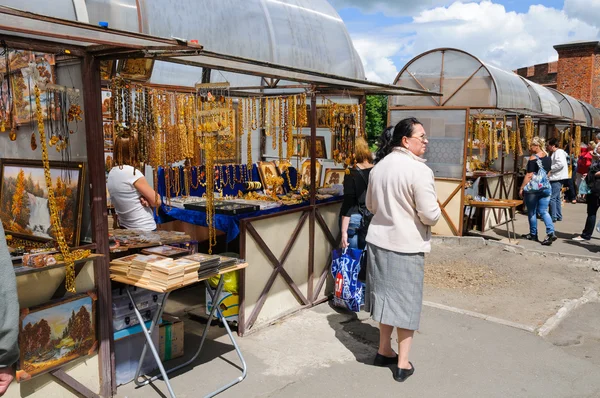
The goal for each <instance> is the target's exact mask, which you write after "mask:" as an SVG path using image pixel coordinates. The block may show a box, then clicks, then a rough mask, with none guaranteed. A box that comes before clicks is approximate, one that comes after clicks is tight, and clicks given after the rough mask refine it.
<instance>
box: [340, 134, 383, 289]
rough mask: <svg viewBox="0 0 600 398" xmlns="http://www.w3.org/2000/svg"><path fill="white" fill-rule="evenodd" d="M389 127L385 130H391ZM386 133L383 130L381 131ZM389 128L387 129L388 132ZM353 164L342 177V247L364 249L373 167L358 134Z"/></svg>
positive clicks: (360, 276) (362, 271)
mask: <svg viewBox="0 0 600 398" xmlns="http://www.w3.org/2000/svg"><path fill="white" fill-rule="evenodd" d="M391 129H393V127H392V128H388V129H387V130H386V131H388V130H391ZM385 134H386V133H385V132H384V133H383V135H385ZM389 134H390V132H388V135H389ZM354 155H355V156H356V166H354V168H352V169H350V174H348V175H347V176H346V177H345V178H344V201H343V202H342V208H341V210H340V214H341V228H340V229H341V233H342V247H343V248H346V247H350V248H352V249H360V250H364V249H365V247H366V245H367V241H366V240H365V239H366V237H367V231H368V229H369V223H370V222H371V213H370V212H369V211H368V210H367V206H366V203H365V201H366V196H367V186H368V185H369V173H370V172H371V170H372V169H373V154H372V153H371V150H370V149H369V144H368V143H367V141H366V140H365V139H364V138H361V137H359V138H357V139H356V145H355V150H354ZM364 263H365V262H364V261H363V263H362V264H361V268H360V273H359V274H358V279H359V280H361V281H364V280H365V278H366V275H367V273H366V271H367V270H366V267H365V266H364V265H366V264H364Z"/></svg>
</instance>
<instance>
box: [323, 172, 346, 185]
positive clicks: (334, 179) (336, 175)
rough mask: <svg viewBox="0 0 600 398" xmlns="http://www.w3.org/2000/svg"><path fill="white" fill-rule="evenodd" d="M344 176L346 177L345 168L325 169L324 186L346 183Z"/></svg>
mask: <svg viewBox="0 0 600 398" xmlns="http://www.w3.org/2000/svg"><path fill="white" fill-rule="evenodd" d="M344 177H346V170H345V169H325V178H324V179H323V186H324V187H331V186H333V185H342V184H344Z"/></svg>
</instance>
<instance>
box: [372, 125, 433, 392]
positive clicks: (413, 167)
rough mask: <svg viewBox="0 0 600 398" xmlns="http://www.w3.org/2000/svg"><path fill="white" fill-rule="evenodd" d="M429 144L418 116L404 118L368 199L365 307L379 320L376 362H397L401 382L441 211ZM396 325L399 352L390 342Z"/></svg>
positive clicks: (384, 151) (408, 366) (409, 369)
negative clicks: (427, 154)
mask: <svg viewBox="0 0 600 398" xmlns="http://www.w3.org/2000/svg"><path fill="white" fill-rule="evenodd" d="M427 144H428V141H427V135H426V133H425V130H424V129H423V125H422V124H421V123H420V122H419V121H418V120H417V119H415V118H408V119H404V120H402V121H400V122H399V123H398V124H397V125H396V126H395V128H394V132H393V134H392V135H391V137H390V141H389V143H387V145H383V146H382V147H381V148H380V149H379V150H378V152H377V163H376V165H375V167H374V168H373V170H372V171H371V176H370V178H369V188H368V191H367V198H366V204H367V208H368V209H369V210H370V211H371V213H373V214H374V216H373V219H372V221H371V225H370V226H369V232H368V234H367V239H366V240H367V242H368V249H367V252H368V261H369V263H368V266H367V292H366V295H365V299H366V307H365V309H366V310H367V311H370V313H371V317H372V318H373V320H375V321H377V322H379V350H378V351H377V355H376V357H375V365H377V366H388V365H397V368H396V369H395V371H394V379H395V380H396V381H399V382H403V381H404V380H406V379H407V378H408V377H410V376H411V375H412V374H413V373H414V367H413V366H412V363H410V362H409V360H408V355H409V352H410V348H411V344H412V338H413V335H414V331H415V330H418V328H419V322H420V318H421V307H422V304H423V276H424V261H425V258H424V253H427V252H429V251H430V239H431V226H433V225H435V224H436V223H437V221H438V219H439V218H440V214H441V210H440V206H439V203H438V201H437V196H436V193H435V185H434V177H433V172H432V171H431V169H430V168H429V167H427V165H425V159H422V158H421V156H423V154H424V153H425V150H426V149H427ZM394 327H395V328H396V330H397V334H398V355H396V353H395V352H394V350H393V349H392V346H391V335H392V331H393V329H394Z"/></svg>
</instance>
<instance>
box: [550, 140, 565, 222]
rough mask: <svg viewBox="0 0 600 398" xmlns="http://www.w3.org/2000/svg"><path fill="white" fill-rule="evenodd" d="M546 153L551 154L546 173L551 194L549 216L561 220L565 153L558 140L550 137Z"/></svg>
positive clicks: (553, 219) (553, 220)
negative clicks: (550, 163)
mask: <svg viewBox="0 0 600 398" xmlns="http://www.w3.org/2000/svg"><path fill="white" fill-rule="evenodd" d="M546 149H547V150H548V153H550V154H551V159H552V167H551V169H550V173H549V175H548V179H549V180H550V186H551V188H552V195H551V197H550V217H552V222H553V223H555V222H557V221H562V200H561V190H562V187H563V185H564V184H566V182H567V181H568V179H569V165H568V163H567V153H566V152H565V151H563V150H562V149H560V148H559V147H558V140H557V139H556V138H550V139H549V140H548V145H547V146H546Z"/></svg>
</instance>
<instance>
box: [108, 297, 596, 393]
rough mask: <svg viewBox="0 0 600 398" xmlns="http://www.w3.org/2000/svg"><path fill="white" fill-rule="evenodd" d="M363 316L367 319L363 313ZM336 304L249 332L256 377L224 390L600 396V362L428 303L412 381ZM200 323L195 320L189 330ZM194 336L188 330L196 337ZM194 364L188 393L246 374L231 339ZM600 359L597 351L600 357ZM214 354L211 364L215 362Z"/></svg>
mask: <svg viewBox="0 0 600 398" xmlns="http://www.w3.org/2000/svg"><path fill="white" fill-rule="evenodd" d="M359 318H360V319H359ZM359 318H357V317H356V315H354V314H346V313H338V312H336V311H335V310H334V309H332V308H330V307H329V306H328V305H327V304H325V305H321V306H319V307H317V308H315V309H313V310H309V311H305V312H303V313H300V314H298V315H296V316H294V317H292V318H290V319H288V320H286V321H285V322H283V323H281V324H279V325H275V326H272V327H271V328H269V329H266V330H263V331H261V332H258V333H256V334H253V335H250V336H247V337H245V338H243V339H239V340H238V341H239V343H240V345H241V347H242V349H243V350H244V352H245V353H246V359H247V361H248V365H249V369H250V370H249V373H248V378H247V379H246V381H244V382H243V383H242V384H240V385H238V386H235V387H233V388H232V389H230V390H229V391H227V392H225V393H224V394H222V395H221V396H222V397H224V398H225V397H240V396H242V397H371V396H384V397H393V396H403V397H589V398H592V397H598V396H600V378H599V377H598V375H599V374H600V366H599V365H598V364H595V363H594V361H595V359H593V358H583V359H582V358H578V357H577V356H575V355H571V353H569V352H568V351H567V350H565V349H563V348H561V347H557V346H554V345H553V344H552V343H550V342H547V341H544V340H543V339H541V338H539V337H537V336H535V335H534V334H531V333H528V332H524V331H521V330H518V329H513V328H511V327H507V326H502V325H498V324H494V323H491V322H487V321H484V320H480V319H476V318H472V317H468V316H464V315H459V314H454V313H450V312H447V311H442V310H437V309H433V308H425V309H424V312H423V319H422V326H421V331H420V332H419V333H418V335H417V337H416V339H415V345H414V350H413V355H412V362H413V363H414V365H415V368H416V372H415V375H414V376H413V377H411V378H410V379H409V380H408V381H407V382H406V383H404V384H400V383H397V382H395V381H394V380H393V379H392V373H391V371H390V370H389V369H387V368H376V367H373V366H370V365H369V364H368V363H369V362H370V361H371V358H372V355H373V354H374V352H375V350H376V344H377V343H376V342H377V339H378V331H377V328H376V327H375V325H373V323H372V322H371V321H369V320H365V318H367V316H366V314H365V313H360V314H359ZM195 323H196V322H192V321H186V330H191V329H193V328H194V327H193V325H194V324H195ZM188 336H190V334H188V335H186V338H187V337H188ZM208 348H209V351H207V353H206V354H205V355H204V356H203V357H202V359H201V360H200V361H198V364H197V365H196V366H195V367H194V368H193V369H191V370H189V371H187V372H185V373H183V374H180V375H178V376H176V377H174V379H173V380H172V381H173V387H174V389H175V391H177V393H178V396H179V397H198V396H203V395H204V394H205V393H207V392H208V391H210V390H211V389H212V388H214V387H216V386H217V385H219V384H220V383H223V382H225V381H226V380H228V379H230V378H233V377H235V376H236V371H237V369H235V368H234V367H233V365H232V363H234V364H235V363H238V362H237V360H236V356H235V353H234V352H233V351H232V350H231V346H230V345H228V342H227V339H226V338H224V337H218V338H216V340H215V341H210V342H209V345H208ZM596 359H597V358H596ZM207 361H210V363H209V364H207ZM118 393H119V396H120V397H125V396H127V397H152V396H161V394H165V393H166V390H165V388H164V384H163V383H162V382H157V383H156V384H155V386H147V387H143V388H141V389H135V388H133V385H131V384H129V385H126V386H123V387H120V388H119V390H118Z"/></svg>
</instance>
